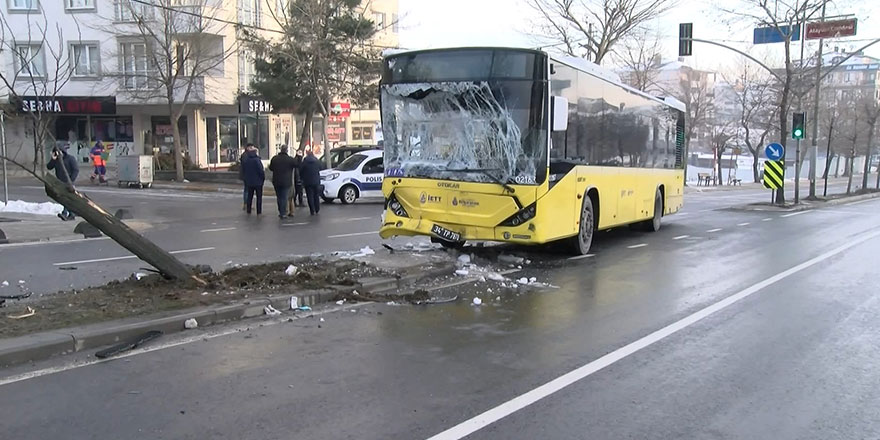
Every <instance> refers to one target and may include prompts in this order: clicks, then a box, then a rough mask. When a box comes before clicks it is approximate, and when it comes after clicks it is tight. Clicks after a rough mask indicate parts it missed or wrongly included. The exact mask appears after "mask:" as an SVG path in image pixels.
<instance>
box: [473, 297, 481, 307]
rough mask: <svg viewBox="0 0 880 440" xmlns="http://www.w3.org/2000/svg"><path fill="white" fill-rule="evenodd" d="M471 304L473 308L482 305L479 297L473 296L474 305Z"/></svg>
mask: <svg viewBox="0 0 880 440" xmlns="http://www.w3.org/2000/svg"><path fill="white" fill-rule="evenodd" d="M473 304H474V305H475V306H479V305H481V304H483V300H481V299H480V297H479V296H475V297H474V303H473Z"/></svg>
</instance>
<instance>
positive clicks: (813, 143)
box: [808, 3, 831, 200]
mask: <svg viewBox="0 0 880 440" xmlns="http://www.w3.org/2000/svg"><path fill="white" fill-rule="evenodd" d="M821 20H822V21H823V22H824V21H825V3H822V18H821ZM824 43H825V39H824V38H820V39H819V55H818V56H817V57H816V94H815V96H813V118H812V120H813V130H812V134H811V136H810V195H809V197H808V199H809V200H815V199H816V168H817V167H818V162H819V157H818V156H819V89H820V88H821V86H822V49H823V44H824ZM828 135H829V136H831V133H829V134H828ZM829 160H831V158H830V157H829V156H828V155H827V154H826V155H825V161H826V162H827V161H829ZM825 182H826V187H827V183H828V180H827V179H826V180H825Z"/></svg>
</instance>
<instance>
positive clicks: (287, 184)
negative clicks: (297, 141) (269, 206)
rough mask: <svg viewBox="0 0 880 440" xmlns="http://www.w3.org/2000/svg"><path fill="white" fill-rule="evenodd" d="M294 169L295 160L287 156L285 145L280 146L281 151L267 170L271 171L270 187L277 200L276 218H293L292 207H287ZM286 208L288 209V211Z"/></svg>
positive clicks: (270, 162)
mask: <svg viewBox="0 0 880 440" xmlns="http://www.w3.org/2000/svg"><path fill="white" fill-rule="evenodd" d="M295 169H296V160H295V159H294V158H292V157H290V155H289V154H287V145H282V146H281V151H280V152H279V153H278V154H276V155H275V157H273V158H272V160H271V161H269V170H270V171H272V186H273V187H274V188H275V198H276V199H277V200H278V217H279V218H282V219H283V218H284V217H285V216H286V217H293V207H291V206H288V205H289V201H290V194H291V190H292V189H293V174H294V170H295ZM288 208H290V209H289V210H288Z"/></svg>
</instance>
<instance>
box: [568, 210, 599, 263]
mask: <svg viewBox="0 0 880 440" xmlns="http://www.w3.org/2000/svg"><path fill="white" fill-rule="evenodd" d="M594 226H595V220H594V218H593V200H592V199H590V197H588V196H584V201H583V203H581V221H580V225H579V226H578V233H577V235H575V236H574V237H571V238H570V239H569V240H570V247H571V251H572V252H573V253H574V254H575V255H586V254H587V253H588V252H590V246H591V245H592V244H593V231H594V230H595V227H594Z"/></svg>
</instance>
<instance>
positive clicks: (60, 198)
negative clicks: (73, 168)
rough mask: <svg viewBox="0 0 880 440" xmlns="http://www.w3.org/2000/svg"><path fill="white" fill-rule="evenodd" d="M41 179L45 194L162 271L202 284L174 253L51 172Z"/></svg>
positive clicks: (168, 274)
mask: <svg viewBox="0 0 880 440" xmlns="http://www.w3.org/2000/svg"><path fill="white" fill-rule="evenodd" d="M43 183H44V186H45V187H46V195H48V196H49V197H51V198H52V199H53V200H55V201H56V202H58V203H60V204H61V205H63V206H64V207H66V208H67V209H69V210H71V211H73V212H74V213H76V215H78V216H80V217H82V218H84V219H85V220H86V221H87V222H89V223H90V224H91V225H92V226H94V227H96V228H98V229H99V230H100V231H101V232H103V233H104V234H105V235H107V236H108V237H110V238H112V239H113V240H114V241H115V242H117V243H119V244H120V245H122V247H124V248H126V249H128V250H129V251H131V253H133V254H135V255H136V256H137V257H138V258H140V259H141V260H144V261H145V262H147V263H149V264H150V265H152V266H153V267H155V268H156V269H157V270H158V271H159V272H160V273H161V274H162V275H164V276H166V277H168V278H172V279H176V280H193V281H195V282H198V283H200V284H204V281H202V280H201V279H199V278H198V277H196V276H195V275H194V274H193V272H192V271H191V270H190V268H189V267H188V266H187V265H185V264H183V262H181V261H180V260H178V259H177V258H176V257H174V255H171V254H169V253H168V252H167V251H165V250H164V249H162V248H160V247H159V246H156V244H155V243H153V242H152V241H150V240H147V239H146V238H144V237H143V236H142V235H141V234H138V233H137V232H136V231H135V230H133V229H131V228H129V227H128V225H126V224H125V223H123V222H122V221H121V220H119V219H118V218H116V217H114V216H113V215H111V214H110V213H108V212H107V211H104V210H103V209H102V208H101V207H100V206H98V205H97V204H96V203H95V202H93V201H91V200H90V199H89V198H88V197H86V196H85V195H83V194H82V193H80V192H78V191H76V189H74V188H72V187H70V186H68V185H65V184H64V183H62V182H61V181H60V180H58V179H56V178H55V176H51V175H46V176H44V177H43Z"/></svg>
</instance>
